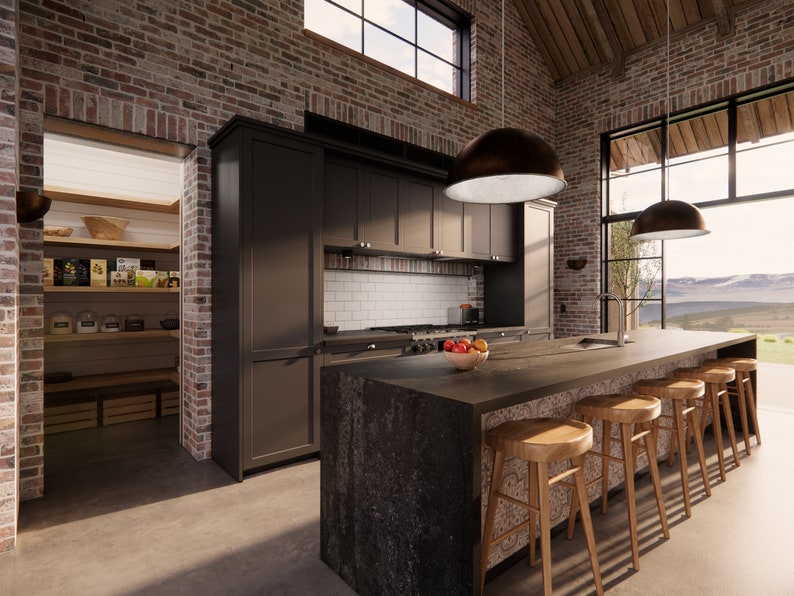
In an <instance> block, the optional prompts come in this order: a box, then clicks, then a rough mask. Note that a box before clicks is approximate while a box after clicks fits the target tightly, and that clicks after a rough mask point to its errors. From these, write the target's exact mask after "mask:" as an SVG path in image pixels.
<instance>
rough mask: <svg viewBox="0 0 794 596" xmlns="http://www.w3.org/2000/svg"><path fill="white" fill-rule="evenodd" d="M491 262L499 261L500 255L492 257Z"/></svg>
mask: <svg viewBox="0 0 794 596" xmlns="http://www.w3.org/2000/svg"><path fill="white" fill-rule="evenodd" d="M491 260H492V261H498V260H499V255H491Z"/></svg>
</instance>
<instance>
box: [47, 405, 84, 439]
mask: <svg viewBox="0 0 794 596" xmlns="http://www.w3.org/2000/svg"><path fill="white" fill-rule="evenodd" d="M96 425H97V404H96V401H94V400H92V401H85V400H83V401H72V402H69V403H57V404H53V405H47V404H45V405H44V434H45V435H50V434H53V433H61V432H65V431H67V430H78V429H81V428H94V427H95V426H96Z"/></svg>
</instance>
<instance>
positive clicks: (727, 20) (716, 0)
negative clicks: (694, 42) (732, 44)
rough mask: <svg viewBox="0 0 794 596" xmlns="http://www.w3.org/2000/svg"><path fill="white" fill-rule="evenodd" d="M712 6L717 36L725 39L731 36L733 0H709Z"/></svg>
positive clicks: (732, 29) (732, 31) (732, 30)
mask: <svg viewBox="0 0 794 596" xmlns="http://www.w3.org/2000/svg"><path fill="white" fill-rule="evenodd" d="M711 3H712V6H713V7H714V16H715V17H716V19H717V37H718V38H719V39H725V38H726V37H731V36H732V35H733V34H734V31H735V27H734V24H735V19H734V12H733V2H732V1H731V0H711Z"/></svg>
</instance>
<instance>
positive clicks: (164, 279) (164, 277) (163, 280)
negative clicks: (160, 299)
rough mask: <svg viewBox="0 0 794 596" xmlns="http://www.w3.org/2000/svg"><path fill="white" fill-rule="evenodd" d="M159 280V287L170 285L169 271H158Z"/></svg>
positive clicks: (157, 284)
mask: <svg viewBox="0 0 794 596" xmlns="http://www.w3.org/2000/svg"><path fill="white" fill-rule="evenodd" d="M156 273H157V282H156V284H155V285H156V286H157V287H158V288H167V287H169V285H168V271H157V272H156Z"/></svg>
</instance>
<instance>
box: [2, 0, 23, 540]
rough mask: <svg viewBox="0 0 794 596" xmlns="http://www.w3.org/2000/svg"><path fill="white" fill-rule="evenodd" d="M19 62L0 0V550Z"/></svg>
mask: <svg viewBox="0 0 794 596" xmlns="http://www.w3.org/2000/svg"><path fill="white" fill-rule="evenodd" d="M16 65H17V53H16V19H15V14H14V0H0V552H4V551H8V550H11V549H13V548H14V546H15V545H16V525H17V524H16V522H17V519H16V517H17V505H18V502H19V498H18V495H19V489H18V479H19V465H18V457H17V430H16V428H17V408H18V407H19V404H18V402H17V399H16V395H17V390H18V383H19V381H18V366H17V362H18V360H19V357H18V340H17V294H18V293H19V274H18V270H19V249H18V248H17V246H18V237H17V220H16V202H15V195H16V188H17V167H16V164H17V160H16V135H17V119H16V112H17V106H16V103H17V102H16V98H17V94H16Z"/></svg>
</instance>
